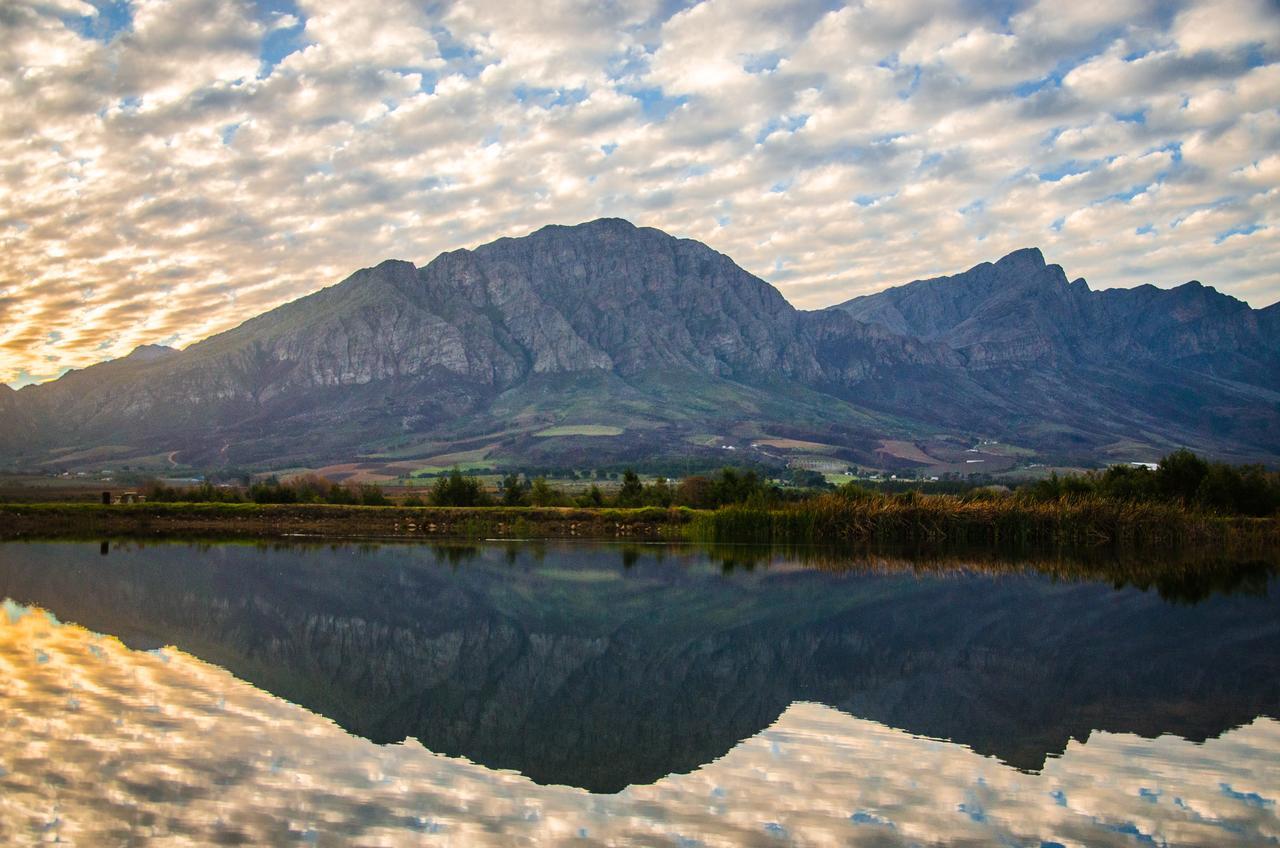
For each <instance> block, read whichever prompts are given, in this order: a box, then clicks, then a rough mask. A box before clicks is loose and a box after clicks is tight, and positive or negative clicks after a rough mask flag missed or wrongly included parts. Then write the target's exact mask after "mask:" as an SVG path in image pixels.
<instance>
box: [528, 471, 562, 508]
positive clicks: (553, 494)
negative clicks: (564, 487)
mask: <svg viewBox="0 0 1280 848" xmlns="http://www.w3.org/2000/svg"><path fill="white" fill-rule="evenodd" d="M529 500H530V502H532V503H533V505H534V506H555V505H556V503H557V502H558V501H559V500H560V493H559V492H557V491H556V490H555V489H553V488H551V484H550V483H548V482H547V478H546V477H538V478H537V479H535V480H534V481H533V485H532V486H531V487H529Z"/></svg>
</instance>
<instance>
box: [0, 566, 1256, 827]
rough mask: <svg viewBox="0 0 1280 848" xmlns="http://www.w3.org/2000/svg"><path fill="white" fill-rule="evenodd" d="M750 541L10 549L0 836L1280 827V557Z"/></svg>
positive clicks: (5, 585)
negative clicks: (1078, 555) (1075, 555)
mask: <svg viewBox="0 0 1280 848" xmlns="http://www.w3.org/2000/svg"><path fill="white" fill-rule="evenodd" d="M735 559H737V560H738V562H736V563H735V562H733V561H725V560H724V559H723V558H722V557H718V556H715V555H713V554H712V553H707V552H701V551H699V550H697V549H692V548H663V547H640V548H618V547H610V546H590V545H567V544H545V545H532V544H525V545H514V544H504V545H499V544H495V545H477V546H428V545H416V546H415V545H385V546H368V545H348V544H343V545H333V546H310V547H306V546H253V545H237V544H228V545H197V544H156V545H148V546H139V545H137V544H130V543H124V544H111V545H106V544H99V543H93V544H86V543H21V544H20V543H8V544H2V545H0V599H7V600H4V602H3V610H0V843H3V844H25V843H34V842H42V841H55V840H57V841H61V842H64V843H71V844H78V845H91V846H98V845H114V844H140V843H147V844H165V845H168V844H173V845H178V844H192V843H195V844H205V843H220V844H253V845H261V844H268V845H269V844H303V845H306V844H320V845H348V844H357V845H401V844H404V845H434V844H440V845H513V844H582V845H590V844H600V845H611V844H614V845H622V844H635V845H668V844H670V845H690V846H692V845H785V844H805V845H933V844H949V845H955V844H972V845H1018V846H1021V845H1027V846H1050V845H1055V844H1056V845H1063V846H1066V845H1089V846H1095V845H1098V846H1106V845H1117V846H1119V845H1196V846H1200V845H1203V846H1211V845H1212V846H1217V845H1267V844H1275V843H1276V842H1277V840H1280V814H1278V812H1277V800H1280V721H1278V720H1277V719H1280V581H1277V578H1276V577H1275V572H1274V571H1273V570H1271V569H1268V568H1266V567H1260V566H1251V567H1248V568H1245V569H1243V570H1242V571H1241V572H1240V574H1239V575H1237V577H1236V578H1234V579H1231V580H1228V581H1226V582H1225V584H1224V585H1221V586H1218V587H1214V586H1204V585H1196V586H1190V587H1185V586H1179V585H1177V584H1162V585H1161V586H1160V587H1159V589H1158V590H1157V589H1156V588H1149V589H1146V590H1144V589H1141V588H1136V587H1132V586H1127V587H1126V586H1122V587H1119V588H1117V587H1116V586H1115V585H1113V584H1111V583H1099V582H1095V581H1091V580H1088V579H1084V578H1079V579H1071V578H1066V579H1064V578H1062V577H1061V576H1060V577H1059V578H1058V579H1056V580H1055V579H1051V578H1050V577H1047V576H1044V575H1043V574H1039V573H1035V572H1034V571H1029V570H1017V569H1015V570H1009V571H1004V570H1001V569H996V568H992V567H990V566H970V567H960V568H953V567H940V566H939V565H938V564H936V563H933V564H929V565H928V566H927V567H925V566H922V565H921V564H919V563H912V562H909V561H899V560H893V559H883V558H869V559H863V560H857V561H852V562H847V563H835V564H833V563H831V562H825V563H822V564H821V567H815V566H814V565H813V564H812V563H806V562H804V561H801V560H798V559H796V558H795V557H794V556H788V555H784V554H761V555H754V556H753V557H742V556H738V555H735ZM952 565H960V566H964V563H963V562H961V563H955V564H952Z"/></svg>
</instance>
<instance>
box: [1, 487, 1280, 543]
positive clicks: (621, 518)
mask: <svg viewBox="0 0 1280 848" xmlns="http://www.w3.org/2000/svg"><path fill="white" fill-rule="evenodd" d="M182 533H194V534H205V535H232V536H237V535H238V536H264V537H270V536H290V535H316V536H332V537H344V536H345V537H350V536H379V537H389V538H390V537H404V538H415V537H453V538H507V539H522V538H585V539H644V540H658V539H669V540H679V539H687V540H693V541H698V542H704V543H711V544H718V543H731V544H741V543H751V544H762V545H827V546H847V545H858V544H865V543H893V544H921V543H925V544H948V545H963V546H968V547H1006V548H1007V547H1017V548H1021V547H1047V546H1064V545H1066V546H1072V547H1084V548H1087V547H1095V546H1126V547H1158V548H1172V547H1180V546H1196V547H1202V546H1211V545H1233V546H1241V545H1243V546H1264V547H1269V546H1276V547H1280V521H1277V520H1276V519H1274V518H1262V519H1259V518H1241V517H1226V516H1218V515H1214V514H1212V513H1208V512H1200V511H1196V510H1192V509H1188V508H1185V507H1180V506H1174V505H1170V504H1158V503H1156V504H1150V503H1148V504H1143V503H1136V504H1135V503H1126V502H1123V501H1113V500H1107V499H1103V498H1097V497H1083V498H1070V497H1068V498H1063V499H1061V500H1058V501H1053V502H1044V501H1032V500H1026V499H1022V498H1000V499H995V500H965V499H961V498H956V497H952V496H947V495H914V496H911V497H902V496H873V497H866V498H852V499H851V498H848V497H844V496H840V495H825V496H821V497H816V498H812V499H809V500H806V501H800V502H797V503H792V504H777V505H774V506H771V507H752V506H727V507H721V508H720V509H717V510H693V509H688V508H684V507H665V508H664V507H639V508H634V509H624V508H582V507H410V506H347V505H332V504H254V503H146V504H118V505H111V506H104V505H101V504H86V503H69V504H65V503H64V504H0V537H2V538H20V537H24V536H25V537H32V536H49V535H55V536H56V535H60V534H74V535H81V536H83V535H92V534H103V535H122V536H129V535H156V534H182Z"/></svg>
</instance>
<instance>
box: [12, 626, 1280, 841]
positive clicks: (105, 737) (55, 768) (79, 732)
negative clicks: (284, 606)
mask: <svg viewBox="0 0 1280 848" xmlns="http://www.w3.org/2000/svg"><path fill="white" fill-rule="evenodd" d="M0 699H2V700H3V703H4V707H5V711H4V715H5V721H4V722H3V723H0V840H3V841H4V842H5V843H6V844H15V843H19V842H34V841H37V840H47V841H53V840H54V839H60V840H62V841H69V842H72V843H76V844H82V845H104V844H118V843H125V842H137V841H142V840H156V841H165V840H171V841H178V842H182V841H194V842H199V843H214V842H217V843H224V844H237V843H239V844H282V843H286V844H287V843H291V842H302V843H303V844H307V843H310V844H321V845H329V844H333V845H338V844H350V843H359V844H388V845H418V844H432V843H434V842H440V843H442V844H456V845H509V844H515V843H519V842H521V841H530V842H534V841H536V842H539V843H556V844H559V843H575V844H643V845H771V844H778V843H779V842H780V841H792V842H796V843H801V844H825V845H837V844H839V845H855V844H856V845H861V844H865V845H910V844H917V845H918V844H940V843H945V844H965V843H969V844H982V845H994V844H1007V845H1042V844H1054V843H1057V844H1084V845H1092V846H1110V845H1116V846H1119V845H1132V844H1135V842H1138V843H1150V844H1170V845H1222V846H1229V845H1250V844H1259V843H1265V842H1268V841H1270V840H1274V839H1276V838H1277V837H1280V819H1278V818H1277V813H1276V803H1275V802H1276V787H1278V786H1280V722H1276V721H1274V720H1271V719H1266V718H1259V719H1256V720H1254V721H1251V722H1249V723H1248V724H1246V725H1245V726H1243V727H1240V728H1237V729H1234V730H1230V731H1227V732H1226V733H1224V734H1223V735H1222V736H1221V737H1219V738H1216V739H1211V740H1209V741H1207V742H1205V743H1204V744H1201V745H1197V744H1193V743H1191V742H1187V741H1185V740H1182V739H1178V738H1176V737H1172V736H1161V737H1159V738H1155V739H1143V738H1140V737H1138V736H1135V735H1132V734H1112V733H1095V734H1092V735H1091V736H1090V738H1089V739H1088V741H1086V742H1083V743H1081V742H1072V743H1071V744H1069V745H1068V746H1067V748H1066V750H1065V752H1064V753H1063V754H1062V756H1060V757H1057V758H1055V759H1052V760H1050V761H1049V762H1048V763H1046V765H1045V768H1044V770H1043V771H1042V772H1040V773H1034V774H1033V773H1026V772H1021V771H1018V770H1016V769H1013V768H1010V767H1009V766H1006V765H1003V764H1001V763H1000V762H999V761H998V760H996V759H994V758H990V757H983V756H980V755H978V754H976V753H974V752H973V751H971V750H969V749H967V748H965V747H964V746H962V745H959V744H955V743H949V742H940V741H934V740H929V739H923V738H920V737H917V736H913V735H911V734H909V733H907V732H904V731H901V730H894V729H891V728H888V727H886V726H884V725H882V724H879V723H876V722H873V721H868V720H864V719H856V718H853V717H851V716H849V715H847V714H845V713H843V712H840V711H837V710H835V709H832V708H830V707H826V706H822V705H818V704H813V703H803V702H802V703H796V704H792V705H790V706H789V707H788V708H787V709H786V710H784V711H783V712H782V714H781V715H780V716H779V717H778V718H777V719H776V720H775V721H774V722H772V723H771V724H770V726H769V727H767V728H766V729H764V730H762V731H761V732H760V733H758V734H756V735H754V736H753V737H751V738H750V739H747V740H746V741H744V742H742V743H741V744H738V745H736V746H735V747H734V748H733V749H732V750H731V751H730V752H728V754H727V755H725V756H724V757H723V758H721V759H719V760H717V761H716V762H714V763H711V764H708V765H705V766H703V767H701V768H699V769H697V770H695V771H694V772H693V773H691V774H687V775H676V776H671V777H667V778H664V779H661V780H659V781H657V782H656V783H653V784H651V785H646V786H632V787H630V788H628V789H626V790H624V791H623V792H621V793H619V794H616V795H606V796H601V795H593V794H591V793H589V792H587V791H585V790H581V789H575V788H571V787H566V786H541V785H538V784H536V783H534V782H533V781H532V780H530V779H529V778H527V777H524V776H522V775H520V774H517V773H514V772H509V771H499V770H493V769H489V768H485V767H483V766H480V765H477V764H474V763H472V762H469V761H468V760H466V759H462V758H452V757H447V756H443V755H440V754H437V753H432V752H430V751H428V750H426V749H425V748H423V747H422V746H421V745H420V744H418V743H417V742H416V741H412V740H410V741H408V742H405V743H403V744H395V745H387V746H379V745H374V744H372V743H369V742H367V741H365V740H363V739H360V738H358V737H355V736H352V735H349V734H347V733H345V732H343V731H342V730H341V729H340V728H338V727H337V726H336V725H335V724H334V723H332V722H331V721H329V720H327V719H325V718H323V717H321V716H318V715H316V714H314V713H312V712H309V711H307V710H304V709H302V708H300V707H297V706H294V705H292V704H289V703H287V702H285V701H283V700H281V699H278V698H275V697H272V696H270V695H268V694H267V693H264V692H262V691H260V690H258V689H257V688H255V687H253V686H252V685H250V684H248V683H245V682H242V681H240V680H237V679H236V678H235V677H233V676H232V675H231V674H230V673H228V672H226V671H225V670H223V669H221V668H218V667H216V666H214V665H211V664H208V663H205V662H203V661H201V660H199V659H196V658H194V657H192V656H190V655H188V654H186V653H183V652H181V651H178V650H175V649H172V648H167V649H162V650H157V651H150V652H141V651H134V650H131V649H129V648H127V647H126V646H125V645H124V644H123V643H121V642H120V641H119V640H116V639H114V638H110V637H103V636H98V635H94V634H93V633H91V632H89V631H87V630H85V629H83V628H80V627H77V626H71V625H61V624H59V623H58V622H57V620H56V619H55V618H54V617H53V616H52V615H51V614H48V613H45V612H43V611H41V610H38V609H30V608H26V607H22V606H19V605H16V604H14V603H12V602H6V603H5V605H4V609H3V613H2V614H0Z"/></svg>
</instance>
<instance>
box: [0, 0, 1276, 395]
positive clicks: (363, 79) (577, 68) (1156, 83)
mask: <svg viewBox="0 0 1280 848" xmlns="http://www.w3.org/2000/svg"><path fill="white" fill-rule="evenodd" d="M1278 59H1280V7H1278V6H1277V5H1276V3H1275V2H1274V0H1217V1H1216V2H1212V1H1211V2H1196V3H1185V4H1171V3H1154V2H1143V0H1098V2H1093V0H1082V2H1076V3H1069V4H1062V3H1048V2H1042V3H1019V2H1016V0H1015V2H1011V3H999V4H981V3H923V2H916V0H892V2H890V0H865V2H853V3H849V4H847V5H839V4H834V3H831V2H808V0H798V2H788V3H772V2H759V0H733V2H725V0H704V2H700V3H695V4H682V3H672V2H670V0H639V2H628V3H599V2H581V3H575V2H559V0H548V2H544V3H538V4H525V3H515V4H513V3H510V2H509V0H494V2H489V0H476V1H475V2H470V3H448V2H440V3H422V2H413V0H387V2H378V3H369V2H358V0H262V1H261V2H257V3H242V2H236V0H137V2H113V0H93V2H84V0H8V2H6V3H5V4H4V6H3V8H2V9H0V186H2V187H3V191H0V251H2V254H3V256H4V262H3V266H0V380H3V381H7V382H10V383H13V384H21V383H25V382H31V381H34V380H40V379H47V378H49V377H52V376H56V375H57V374H58V373H60V372H62V371H63V370H65V369H67V368H69V367H79V366H83V365H87V364H89V363H91V362H94V361H98V360H101V359H105V358H109V357H113V356H118V355H121V354H123V353H126V352H128V351H129V350H130V349H131V348H132V347H134V346H135V345H138V344H141V343H144V342H162V343H167V344H174V345H179V346H181V345H184V344H188V343H190V342H192V341H195V340H197V339H199V338H202V337H204V336H206V335H209V334H210V333H213V332H216V331H219V330H222V329H226V328H227V327H230V326H233V325H234V324H236V323H239V322H240V321H242V320H244V319H246V318H248V317H250V316H251V315H253V314H256V313H257V312H260V311H262V310H264V309H267V308H270V307H272V306H275V305H277V304H279V303H281V302H283V301H285V300H289V299H292V298H294V297H297V296H300V295H302V294H305V293H307V292H309V291H312V290H314V289H316V288H319V287H320V286H323V285H328V284H330V283H332V282H335V281H336V280H337V279H339V278H341V277H342V276H345V275H346V274H347V273H348V272H350V271H352V270H354V269H355V268H357V267H361V266H365V265H370V264H373V263H375V262H377V261H379V260H381V259H384V258H388V257H398V258H405V259H411V260H414V261H417V262H422V261H425V260H427V259H430V258H431V257H433V256H434V255H435V254H436V253H438V252H440V251H442V250H447V249H451V248H456V247H460V246H473V245H475V244H478V243H481V242H483V241H486V240H488V239H491V238H494V237H497V236H500V235H507V234H520V233H523V232H526V231H529V230H531V229H534V228H536V227H538V226H541V225H543V224H546V223H575V222H577V221H581V220H586V219H589V218H593V217H598V216H601V215H617V216H623V217H627V218H630V219H632V220H634V221H636V222H637V223H641V224H647V225H652V226H658V227H662V228H664V229H666V230H668V231H670V232H672V233H675V234H678V235H684V236H689V237H694V238H698V239H701V240H703V241H706V242H708V243H709V244H711V245H712V246H714V247H716V248H717V249H719V250H722V251H724V252H726V253H728V254H730V255H731V256H733V257H734V258H735V259H737V260H738V261H739V262H741V263H742V264H743V265H744V266H745V267H746V268H747V269H749V270H751V271H753V272H755V273H757V274H759V275H760V276H762V277H764V278H766V279H768V280H770V281H771V282H774V283H775V284H777V285H778V286H779V288H781V289H782V291H783V292H784V293H785V294H786V295H787V297H788V298H790V299H791V300H792V301H793V302H795V303H796V304H797V305H800V306H804V307H818V306H823V305H826V304H829V303H833V302H836V301H838V300H843V299H845V298H848V297H851V296H854V295H856V294H861V293H866V292H870V291H874V290H876V289H879V288H883V287H884V286H886V285H890V284H894V283H899V282H905V281H907V280H909V279H912V278H916V277H922V276H929V275H933V274H937V273H945V272H952V271H957V270H961V269H963V268H965V267H968V266H969V265H972V264H975V263H976V262H979V261H982V260H984V259H994V258H996V257H997V256H999V255H1002V254H1003V253H1004V252H1006V251H1008V250H1011V249H1013V248H1016V247H1020V246H1026V245H1038V246H1040V247H1042V248H1043V249H1044V251H1045V253H1046V254H1047V256H1048V257H1049V258H1050V259H1051V260H1052V261H1057V262H1060V263H1062V264H1063V265H1064V266H1066V268H1067V271H1068V273H1069V274H1072V275H1073V276H1074V275H1084V276H1086V277H1088V278H1089V279H1090V280H1091V282H1093V283H1094V285H1096V286H1103V287H1105V286H1117V285H1136V284H1139V283H1145V282H1154V283H1157V284H1166V285H1168V284H1176V283H1180V282H1183V281H1185V280H1186V279H1188V278H1191V277H1195V278H1199V279H1202V280H1204V281H1205V282H1208V283H1211V284H1214V285H1216V286H1218V287H1219V288H1220V289H1222V290H1224V291H1227V292H1229V293H1231V294H1233V295H1235V296H1237V297H1240V298H1242V299H1245V300H1248V301H1249V302H1251V303H1252V304H1253V305H1254V306H1265V305H1268V304H1270V303H1271V302H1272V301H1274V300H1275V299H1276V297H1277V294H1278V293H1280V261H1277V260H1278V259H1280V238H1278V237H1277V209H1278V208H1280V205H1278V204H1277V187H1278V186H1280V62H1278V61H1277V60H1278Z"/></svg>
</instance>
